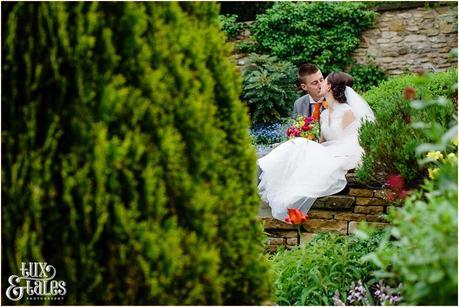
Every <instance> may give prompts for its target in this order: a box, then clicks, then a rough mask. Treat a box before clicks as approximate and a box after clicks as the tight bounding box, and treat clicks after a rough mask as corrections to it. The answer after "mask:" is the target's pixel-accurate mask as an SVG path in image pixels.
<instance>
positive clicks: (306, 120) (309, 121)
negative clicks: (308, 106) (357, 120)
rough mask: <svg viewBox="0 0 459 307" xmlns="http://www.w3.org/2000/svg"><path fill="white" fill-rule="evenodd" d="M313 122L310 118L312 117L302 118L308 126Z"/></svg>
mask: <svg viewBox="0 0 459 307" xmlns="http://www.w3.org/2000/svg"><path fill="white" fill-rule="evenodd" d="M313 120H314V118H312V116H309V117H305V118H304V121H305V122H307V123H308V124H310V123H311V122H312V121H313Z"/></svg>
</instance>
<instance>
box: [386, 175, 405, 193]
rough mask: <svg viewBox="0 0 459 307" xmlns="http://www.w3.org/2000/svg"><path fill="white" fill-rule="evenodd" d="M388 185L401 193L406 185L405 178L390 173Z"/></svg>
mask: <svg viewBox="0 0 459 307" xmlns="http://www.w3.org/2000/svg"><path fill="white" fill-rule="evenodd" d="M387 185H388V186H389V188H390V189H391V190H394V191H396V192H398V193H400V192H401V191H402V190H403V188H404V187H405V180H403V177H402V176H401V175H390V176H389V177H388V178H387Z"/></svg>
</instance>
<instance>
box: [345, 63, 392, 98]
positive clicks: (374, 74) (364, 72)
mask: <svg viewBox="0 0 459 307" xmlns="http://www.w3.org/2000/svg"><path fill="white" fill-rule="evenodd" d="M350 74H351V76H352V77H353V78H354V86H353V88H354V89H355V90H356V91H359V92H366V91H368V90H369V89H370V88H371V87H373V86H377V85H378V84H379V83H381V82H382V81H384V80H386V79H387V77H386V74H385V73H384V71H383V70H382V69H381V68H379V67H378V66H375V65H354V66H352V68H351V71H350Z"/></svg>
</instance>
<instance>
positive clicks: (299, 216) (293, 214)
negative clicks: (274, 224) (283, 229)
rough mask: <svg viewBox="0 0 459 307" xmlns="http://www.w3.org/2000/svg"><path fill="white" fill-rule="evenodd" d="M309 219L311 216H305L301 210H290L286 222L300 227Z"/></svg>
mask: <svg viewBox="0 0 459 307" xmlns="http://www.w3.org/2000/svg"><path fill="white" fill-rule="evenodd" d="M308 219H309V216H308V215H307V214H306V215H303V212H301V210H300V209H288V217H286V218H285V222H286V223H289V224H294V225H299V224H303V223H304V222H306V221H307V220H308Z"/></svg>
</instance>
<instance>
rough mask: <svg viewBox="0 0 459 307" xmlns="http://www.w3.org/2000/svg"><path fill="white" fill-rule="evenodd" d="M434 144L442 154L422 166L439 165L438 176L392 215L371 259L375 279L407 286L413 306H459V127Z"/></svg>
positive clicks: (432, 155)
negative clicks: (374, 265) (376, 277)
mask: <svg viewBox="0 0 459 307" xmlns="http://www.w3.org/2000/svg"><path fill="white" fill-rule="evenodd" d="M452 138H454V139H453V142H455V145H453V143H451V140H452ZM434 141H435V144H430V145H431V146H432V148H434V147H443V148H441V150H442V152H440V151H436V152H430V153H428V154H427V156H428V157H429V156H430V158H427V159H424V161H423V163H426V162H427V164H428V165H429V166H432V164H435V165H436V167H435V168H432V169H435V170H436V171H432V172H430V178H431V179H428V180H425V181H424V184H423V186H422V188H421V189H419V190H418V191H415V192H413V195H412V196H410V197H409V198H408V199H407V200H406V202H405V204H404V206H403V207H402V208H395V207H394V208H392V209H391V210H390V211H389V221H390V222H391V227H390V228H389V229H387V234H386V235H385V239H384V240H382V241H381V244H380V246H379V247H378V249H377V251H376V252H375V253H372V254H370V255H369V256H368V259H372V260H373V262H374V263H375V264H377V265H378V266H379V270H378V271H376V272H375V274H376V276H385V277H389V278H392V279H394V280H397V281H401V282H402V283H403V291H404V294H403V295H404V297H405V301H406V303H407V304H408V305H440V306H444V305H453V306H457V303H458V301H457V295H458V292H457V289H458V288H457V287H458V284H457V268H458V262H457V252H458V249H457V243H458V228H457V216H458V215H457V214H458V213H457V199H458V194H457V189H458V186H457V184H458V182H457V178H458V164H457V155H456V153H457V121H456V125H455V126H454V127H453V128H451V129H449V130H448V132H447V133H445V134H444V135H443V136H442V137H440V138H437V139H435V140H434ZM426 148H427V147H426V146H425V145H424V146H419V147H418V150H420V151H424V149H426ZM439 149H440V148H439ZM428 161H430V162H428ZM389 236H391V237H392V240H391V244H390V248H388V246H387V244H386V243H387V241H388V239H389Z"/></svg>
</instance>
